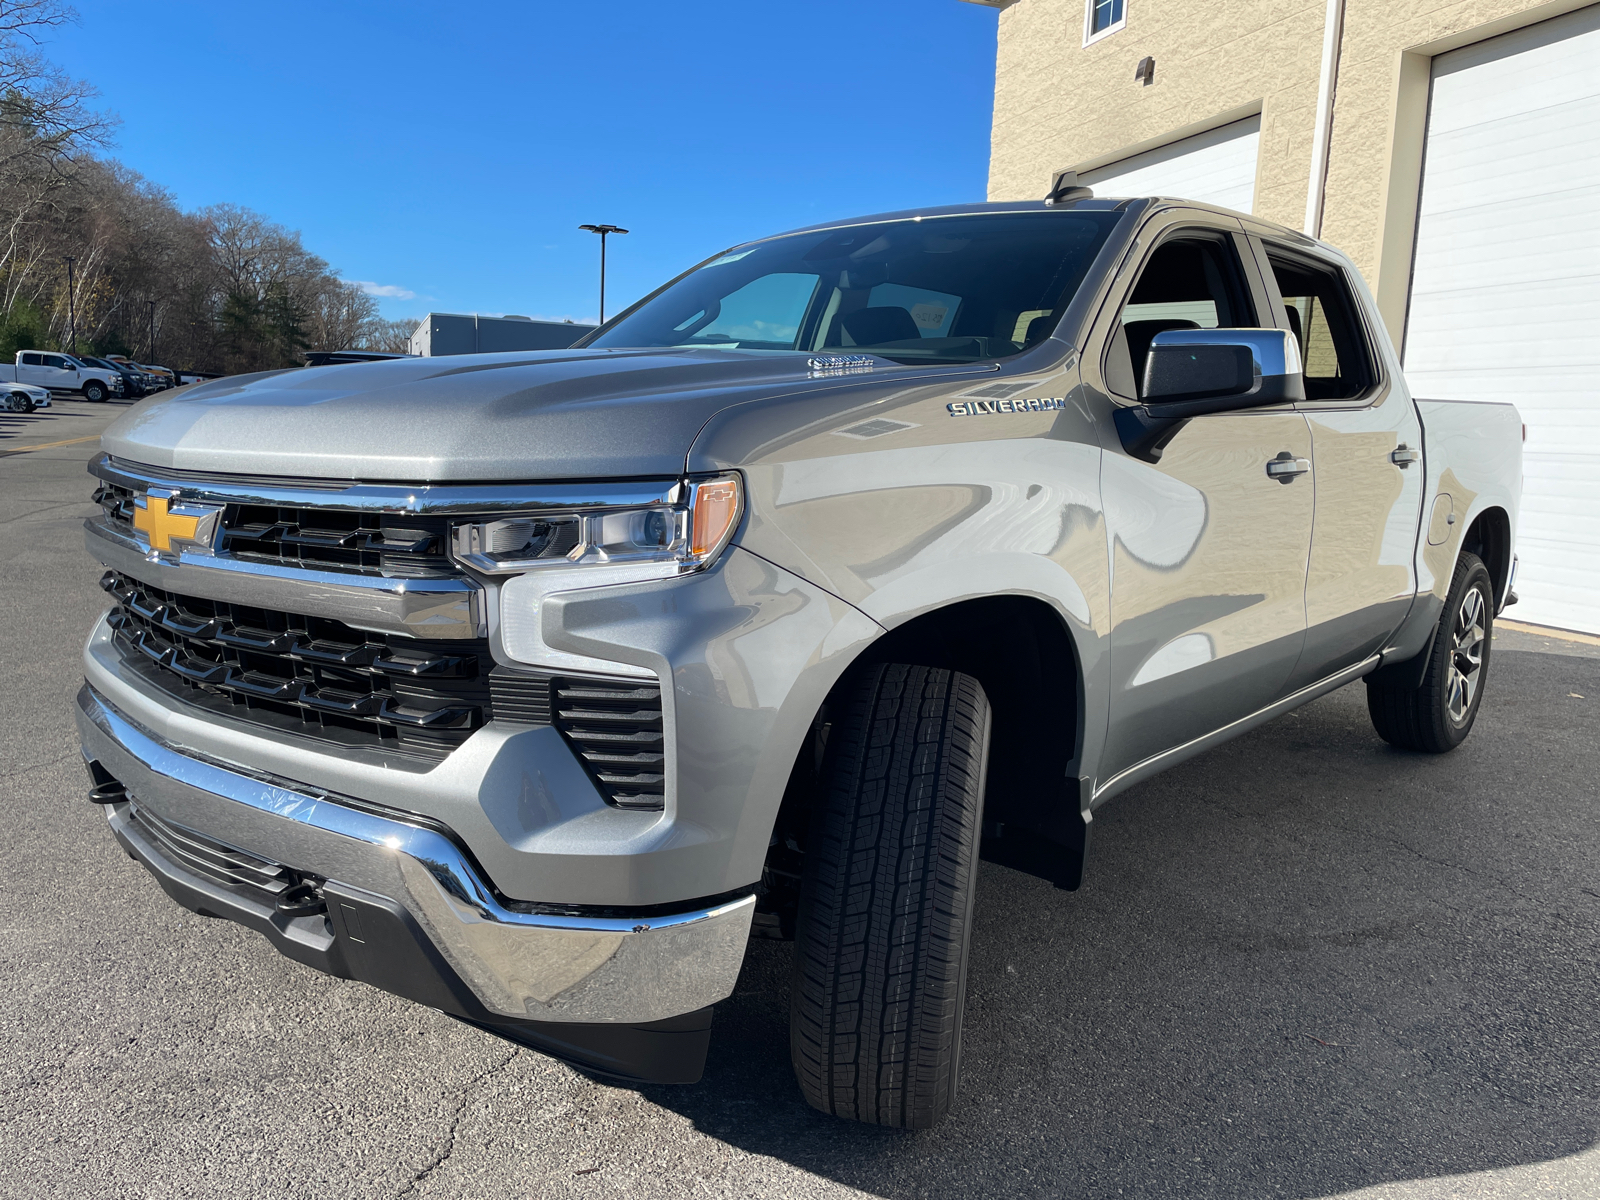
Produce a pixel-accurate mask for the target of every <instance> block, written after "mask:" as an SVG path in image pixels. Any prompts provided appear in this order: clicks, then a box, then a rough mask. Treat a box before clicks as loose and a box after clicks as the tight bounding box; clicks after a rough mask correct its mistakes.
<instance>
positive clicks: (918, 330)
mask: <svg viewBox="0 0 1600 1200" xmlns="http://www.w3.org/2000/svg"><path fill="white" fill-rule="evenodd" d="M1121 216H1122V215H1121V214H1120V213H1115V212H1075V211H1070V210H1069V211H1064V212H1037V213H993V214H981V215H973V216H956V217H927V218H923V219H921V220H902V221H885V222H881V223H878V224H873V225H852V226H849V227H847V228H842V229H830V230H822V231H818V232H813V233H802V234H789V235H787V236H784V237H778V238H772V239H770V240H768V241H765V242H757V243H755V244H754V245H747V246H741V247H739V248H737V249H735V250H731V251H729V252H728V253H726V254H724V255H722V256H721V257H719V258H716V259H713V260H712V261H711V262H708V263H706V264H705V265H704V266H701V267H698V268H696V269H695V270H693V271H691V272H689V273H688V274H687V275H685V276H683V277H682V278H680V279H679V280H677V281H676V282H675V283H670V284H668V285H667V286H666V287H665V288H663V289H661V291H659V292H657V293H656V294H655V295H653V296H650V297H647V298H646V299H645V300H643V301H641V302H640V303H639V304H638V305H637V306H636V307H635V308H633V309H632V310H630V311H629V312H627V313H624V314H623V316H622V317H621V318H619V319H618V321H617V322H616V323H615V324H614V325H613V326H612V327H611V328H610V329H607V330H605V331H603V332H602V333H600V334H599V335H598V336H597V337H595V338H593V339H592V340H590V341H588V342H587V343H584V344H585V345H588V346H597V347H602V348H621V347H642V346H650V347H655V346H670V347H680V346H681V347H689V346H699V347H714V348H717V349H726V350H787V351H794V350H808V351H817V350H857V351H868V352H871V353H873V354H879V355H882V356H883V357H885V358H890V359H893V360H895V361H896V362H902V363H954V362H978V361H981V360H984V359H991V358H1004V357H1006V356H1007V355H1011V354H1016V353H1017V352H1019V351H1021V350H1024V349H1026V348H1027V347H1029V346H1032V345H1034V344H1036V343H1038V342H1040V341H1042V340H1044V339H1045V338H1047V337H1049V336H1050V334H1051V333H1052V332H1054V330H1055V326H1056V322H1057V320H1058V319H1059V318H1060V316H1061V313H1062V311H1063V310H1064V309H1065V308H1066V306H1067V305H1068V303H1070V302H1071V300H1072V297H1073V294H1074V293H1075V292H1076V291H1077V290H1078V286H1079V284H1081V283H1082V282H1083V277H1084V274H1085V273H1086V272H1087V271H1088V269H1089V264H1090V263H1091V262H1092V261H1093V260H1094V256H1095V254H1096V253H1098V252H1099V250H1100V247H1101V245H1102V244H1103V243H1104V242H1105V239H1106V236H1107V235H1108V234H1109V233H1110V232H1111V229H1112V227H1113V226H1114V225H1115V224H1116V223H1117V222H1118V221H1119V220H1121Z"/></svg>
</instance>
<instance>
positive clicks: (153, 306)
mask: <svg viewBox="0 0 1600 1200" xmlns="http://www.w3.org/2000/svg"><path fill="white" fill-rule="evenodd" d="M145 303H146V304H148V305H149V306H150V344H149V346H148V348H147V353H148V354H149V356H150V361H151V362H155V360H156V302H155V301H154V300H146V301H145Z"/></svg>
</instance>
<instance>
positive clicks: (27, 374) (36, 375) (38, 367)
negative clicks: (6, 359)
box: [17, 350, 55, 387]
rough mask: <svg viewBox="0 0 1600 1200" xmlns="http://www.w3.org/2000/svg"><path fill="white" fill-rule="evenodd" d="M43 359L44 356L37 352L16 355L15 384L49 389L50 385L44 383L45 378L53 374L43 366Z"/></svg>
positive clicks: (24, 352) (28, 351) (26, 351)
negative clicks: (33, 385) (34, 385)
mask: <svg viewBox="0 0 1600 1200" xmlns="http://www.w3.org/2000/svg"><path fill="white" fill-rule="evenodd" d="M44 358H45V356H44V355H43V354H40V353H39V352H38V351H37V350H24V351H23V352H22V353H21V354H19V355H17V382H18V383H32V384H37V385H38V386H40V387H49V386H50V385H49V383H48V382H46V380H45V376H46V375H47V374H52V375H53V374H54V373H55V372H53V371H49V370H47V368H46V367H45V365H44Z"/></svg>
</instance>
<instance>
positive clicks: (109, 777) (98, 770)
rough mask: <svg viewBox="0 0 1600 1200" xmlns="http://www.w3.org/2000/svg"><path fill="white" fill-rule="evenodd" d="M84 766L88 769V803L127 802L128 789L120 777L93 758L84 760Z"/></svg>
mask: <svg viewBox="0 0 1600 1200" xmlns="http://www.w3.org/2000/svg"><path fill="white" fill-rule="evenodd" d="M84 766H85V767H87V768H88V771H89V803H91V804H125V803H126V802H127V800H128V789H127V788H126V787H125V786H124V785H123V783H122V781H121V780H120V779H118V778H117V777H116V776H114V775H113V774H112V773H111V772H110V771H108V770H106V769H105V768H104V767H102V766H101V765H100V764H99V762H98V761H96V760H94V759H90V760H88V761H87V762H85V763H84Z"/></svg>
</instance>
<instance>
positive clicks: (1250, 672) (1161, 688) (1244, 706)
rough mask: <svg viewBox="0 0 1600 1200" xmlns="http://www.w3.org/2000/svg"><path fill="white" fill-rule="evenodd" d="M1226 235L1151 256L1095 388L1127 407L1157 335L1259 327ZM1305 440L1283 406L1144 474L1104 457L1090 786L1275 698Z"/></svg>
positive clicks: (1199, 429)
mask: <svg viewBox="0 0 1600 1200" xmlns="http://www.w3.org/2000/svg"><path fill="white" fill-rule="evenodd" d="M1241 246H1243V248H1244V250H1245V252H1246V253H1248V244H1247V243H1243V239H1242V236H1241V235H1238V234H1235V233H1233V232H1231V231H1227V230H1225V229H1222V228H1214V229H1212V228H1205V227H1203V226H1202V227H1199V228H1195V227H1188V226H1178V227H1175V228H1172V229H1170V230H1168V231H1167V232H1166V233H1165V235H1164V236H1162V237H1161V238H1160V239H1159V240H1158V241H1156V243H1155V248H1154V250H1153V251H1152V252H1151V253H1150V254H1149V257H1148V260H1147V261H1146V263H1145V264H1144V266H1143V267H1142V268H1141V270H1140V273H1139V275H1138V277H1137V280H1136V282H1135V283H1134V286H1133V288H1132V290H1131V292H1130V294H1129V295H1128V296H1127V298H1126V301H1125V302H1124V303H1123V306H1122V308H1121V310H1120V313H1119V319H1118V321H1117V323H1116V325H1115V327H1114V328H1113V329H1112V330H1111V332H1110V334H1109V336H1108V339H1107V346H1106V354H1105V359H1104V362H1105V366H1104V370H1103V375H1104V378H1105V381H1106V383H1107V386H1108V389H1109V390H1110V391H1111V392H1112V393H1113V395H1114V396H1117V395H1120V396H1121V397H1122V398H1123V399H1125V400H1128V401H1132V400H1134V399H1136V398H1137V397H1136V394H1135V393H1136V392H1137V388H1138V381H1139V380H1140V379H1141V377H1142V375H1143V360H1144V357H1145V355H1146V354H1147V353H1148V352H1149V346H1150V340H1151V338H1152V337H1153V336H1154V335H1155V334H1156V333H1159V332H1160V331H1161V330H1163V329H1171V328H1193V327H1196V326H1199V327H1203V328H1215V327H1232V328H1238V327H1257V326H1259V325H1261V324H1263V322H1261V321H1259V320H1258V317H1257V314H1258V312H1259V311H1260V310H1261V308H1262V307H1263V306H1264V304H1265V303H1266V295H1265V293H1264V292H1263V291H1262V290H1261V288H1260V285H1259V282H1258V281H1257V280H1256V279H1254V277H1252V276H1250V275H1248V274H1247V273H1246V271H1245V270H1244V267H1243V263H1242V260H1241V258H1240V249H1241ZM1284 456H1287V457H1289V458H1292V459H1296V460H1300V461H1302V462H1304V463H1305V464H1306V465H1307V466H1308V467H1309V460H1310V459H1311V457H1312V444H1311V431H1310V427H1309V426H1308V424H1307V422H1306V418H1305V416H1304V414H1302V413H1300V412H1297V411H1295V409H1294V407H1293V406H1292V405H1287V404H1286V405H1280V406H1275V407H1272V408H1263V409H1255V410H1251V411H1245V412H1239V413H1218V414H1213V415H1210V416H1203V417H1198V418H1195V419H1193V420H1191V421H1189V422H1188V423H1187V424H1186V425H1185V426H1183V428H1182V429H1181V430H1180V431H1179V432H1178V434H1177V436H1176V437H1174V438H1173V439H1172V441H1171V442H1169V443H1168V444H1167V446H1166V447H1165V449H1164V450H1163V451H1162V454H1161V457H1160V460H1159V461H1157V462H1155V463H1148V462H1144V461H1141V460H1139V459H1136V458H1133V457H1132V456H1130V455H1127V454H1125V453H1123V452H1122V451H1121V450H1120V448H1109V449H1107V451H1106V454H1105V461H1104V467H1103V471H1102V492H1103V496H1104V502H1105V509H1106V522H1107V534H1108V537H1109V539H1110V547H1109V549H1110V556H1111V571H1112V584H1111V622H1112V624H1111V687H1112V693H1111V714H1110V728H1109V729H1108V732H1107V738H1106V745H1105V751H1104V754H1103V756H1102V759H1101V767H1100V771H1099V783H1100V785H1102V786H1103V785H1104V784H1105V783H1107V782H1108V781H1109V780H1111V779H1112V778H1113V777H1114V776H1116V775H1117V774H1119V773H1120V772H1122V771H1124V770H1127V769H1128V768H1130V767H1134V766H1137V765H1138V764H1139V763H1141V762H1143V761H1145V760H1146V759H1149V758H1151V757H1153V756H1155V755H1158V754H1160V753H1162V752H1163V751H1166V750H1170V749H1173V748H1175V747H1178V746H1182V745H1184V744H1185V743H1187V742H1190V741H1192V740H1194V739H1195V738H1198V737H1203V736H1204V735H1206V734H1208V733H1211V732H1213V731H1215V730H1217V729H1220V728H1222V727H1223V726H1226V725H1228V724H1230V723H1232V722H1234V721H1236V720H1238V719H1240V718H1241V717H1245V716H1248V715H1249V714H1251V713H1253V712H1255V711H1256V710H1257V709H1260V708H1262V707H1265V706H1266V705H1268V704H1270V703H1272V701H1273V700H1275V699H1277V698H1278V697H1279V696H1281V695H1282V694H1283V693H1284V690H1285V688H1286V686H1287V684H1288V681H1289V677H1290V674H1291V672H1292V671H1293V669H1294V665H1295V663H1296V661H1297V660H1298V659H1299V657H1300V651H1301V647H1302V643H1303V642H1304V639H1305V580H1306V564H1307V561H1308V558H1309V556H1310V553H1311V525H1312V517H1313V508H1314V505H1313V499H1314V492H1315V485H1314V482H1313V479H1312V475H1311V472H1310V470H1306V471H1305V472H1304V473H1303V474H1299V475H1293V476H1286V477H1283V478H1285V479H1287V482H1283V481H1280V479H1279V478H1274V477H1272V476H1269V475H1268V474H1267V463H1269V462H1271V461H1273V460H1274V459H1278V458H1281V457H1284Z"/></svg>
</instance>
